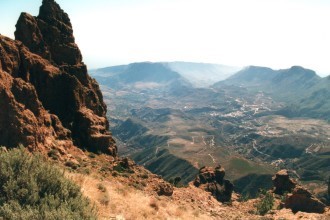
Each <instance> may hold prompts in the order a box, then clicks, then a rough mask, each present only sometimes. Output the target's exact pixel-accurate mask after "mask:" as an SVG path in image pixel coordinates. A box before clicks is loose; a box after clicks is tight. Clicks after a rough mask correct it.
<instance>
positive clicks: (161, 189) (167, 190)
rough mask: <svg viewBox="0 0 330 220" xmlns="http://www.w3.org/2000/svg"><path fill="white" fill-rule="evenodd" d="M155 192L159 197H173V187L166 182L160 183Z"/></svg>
mask: <svg viewBox="0 0 330 220" xmlns="http://www.w3.org/2000/svg"><path fill="white" fill-rule="evenodd" d="M156 192H157V194H158V195H159V196H171V195H173V186H172V185H171V184H170V183H167V182H160V183H159V184H158V185H157V187H156Z"/></svg>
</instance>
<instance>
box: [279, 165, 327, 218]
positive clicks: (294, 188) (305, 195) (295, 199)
mask: <svg viewBox="0 0 330 220" xmlns="http://www.w3.org/2000/svg"><path fill="white" fill-rule="evenodd" d="M273 183H274V190H273V191H274V193H276V194H279V195H283V194H284V193H288V194H287V195H285V196H286V198H285V200H284V202H283V204H282V207H284V208H289V209H291V210H292V211H293V212H295V213H296V212H298V211H302V212H311V213H324V211H325V207H326V206H325V205H324V204H323V203H322V202H321V201H320V200H318V199H317V198H316V197H315V196H313V195H312V194H311V193H310V192H309V191H308V190H307V189H305V188H304V187H302V186H299V185H298V184H297V183H296V182H295V181H294V180H292V179H291V178H290V177H289V174H288V171H287V170H280V171H279V172H278V173H276V175H275V176H274V177H273Z"/></svg>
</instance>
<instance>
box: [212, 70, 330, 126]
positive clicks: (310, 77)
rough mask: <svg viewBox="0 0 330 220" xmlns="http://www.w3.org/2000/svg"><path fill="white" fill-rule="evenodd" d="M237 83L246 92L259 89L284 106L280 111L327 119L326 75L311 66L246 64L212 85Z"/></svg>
mask: <svg viewBox="0 0 330 220" xmlns="http://www.w3.org/2000/svg"><path fill="white" fill-rule="evenodd" d="M223 86H240V87H244V88H248V89H249V91H250V92H258V91H263V92H265V93H267V94H268V95H270V96H271V97H273V98H274V99H275V100H278V101H283V102H285V103H286V105H287V107H286V108H285V109H283V110H281V112H280V113H281V114H284V115H286V116H291V117H297V116H303V117H313V118H322V119H326V120H328V121H329V120H330V101H329V100H330V77H329V76H328V77H324V78H322V77H320V76H318V75H317V74H316V73H315V72H314V71H313V70H309V69H305V68H303V67H300V66H293V67H291V68H289V69H282V70H273V69H270V68H267V67H256V66H250V67H247V68H245V69H243V70H241V71H239V72H237V73H236V74H234V75H232V76H231V77H229V78H228V79H226V80H224V81H221V82H218V83H215V84H214V85H213V88H222V87H223Z"/></svg>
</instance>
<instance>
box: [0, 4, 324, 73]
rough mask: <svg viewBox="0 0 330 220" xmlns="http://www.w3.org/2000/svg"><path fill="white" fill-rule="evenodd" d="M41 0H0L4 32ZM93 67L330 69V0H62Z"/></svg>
mask: <svg viewBox="0 0 330 220" xmlns="http://www.w3.org/2000/svg"><path fill="white" fill-rule="evenodd" d="M41 2H42V1H41V0H28V1H27V0H15V1H13V0H0V24H1V25H0V33H1V34H3V35H7V36H9V37H12V38H13V32H14V30H15V24H16V21H17V19H18V16H19V14H20V12H22V11H25V12H28V13H30V14H32V15H37V14H38V10H39V6H40V5H41ZM57 2H58V3H59V4H60V5H61V7H62V8H63V9H64V10H65V11H66V12H67V13H68V14H69V16H70V18H71V21H72V23H73V28H74V34H75V37H76V41H77V43H78V44H79V47H80V49H81V50H82V53H83V57H84V61H85V63H86V64H87V65H88V67H89V68H96V67H104V66H109V65H117V64H126V63H130V62H138V61H176V60H180V61H195V62H211V63H220V64H228V65H236V66H245V65H260V66H269V67H272V68H275V69H277V68H287V67H290V66H292V65H301V66H304V67H307V68H311V69H314V70H316V71H317V72H318V73H319V74H320V75H329V74H330V1H328V0H57Z"/></svg>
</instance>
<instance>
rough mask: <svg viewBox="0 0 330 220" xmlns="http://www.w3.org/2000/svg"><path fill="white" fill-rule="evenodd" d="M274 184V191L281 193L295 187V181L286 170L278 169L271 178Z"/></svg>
mask: <svg viewBox="0 0 330 220" xmlns="http://www.w3.org/2000/svg"><path fill="white" fill-rule="evenodd" d="M272 180H273V184H274V193H276V194H279V195H283V193H285V192H286V193H288V192H292V190H293V189H294V188H295V187H296V184H297V183H296V182H295V181H294V180H292V179H291V178H290V177H289V174H288V171H287V170H280V171H278V172H277V173H276V174H275V176H273V178H272Z"/></svg>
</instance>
